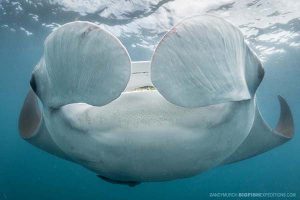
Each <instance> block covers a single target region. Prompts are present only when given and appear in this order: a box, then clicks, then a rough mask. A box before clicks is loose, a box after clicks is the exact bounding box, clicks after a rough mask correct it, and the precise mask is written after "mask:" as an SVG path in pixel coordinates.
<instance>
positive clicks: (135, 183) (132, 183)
mask: <svg viewBox="0 0 300 200" xmlns="http://www.w3.org/2000/svg"><path fill="white" fill-rule="evenodd" d="M97 176H98V177H99V178H101V179H102V180H104V181H106V182H108V183H112V184H120V185H128V186H129V187H134V186H137V185H139V184H141V182H137V181H118V180H112V179H110V178H107V177H105V176H101V175H97Z"/></svg>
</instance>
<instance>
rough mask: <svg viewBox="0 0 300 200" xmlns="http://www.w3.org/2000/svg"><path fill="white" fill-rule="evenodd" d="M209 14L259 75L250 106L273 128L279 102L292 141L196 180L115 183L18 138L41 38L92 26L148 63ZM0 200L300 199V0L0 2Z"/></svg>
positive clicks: (39, 53)
mask: <svg viewBox="0 0 300 200" xmlns="http://www.w3.org/2000/svg"><path fill="white" fill-rule="evenodd" d="M201 13H210V14H214V15H218V16H221V17H224V18H225V19H227V20H229V21H231V22H232V23H233V24H235V25H236V26H238V27H240V29H241V30H242V32H243V33H244V35H245V37H246V39H247V41H248V43H249V44H250V46H251V47H252V48H253V49H254V50H255V51H256V53H257V54H258V55H259V57H260V58H261V60H262V61H263V65H264V68H265V71H266V74H265V78H264V80H263V82H262V84H261V86H260V87H259V91H258V94H257V99H258V103H259V107H260V109H261V112H262V115H263V117H264V118H265V120H266V121H267V122H268V123H269V124H271V126H272V127H274V126H275V125H276V121H277V119H278V117H279V104H278V102H277V98H276V96H277V95H278V94H280V95H282V96H283V97H285V99H286V100H287V102H288V103H289V105H290V107H291V110H292V112H293V116H294V121H295V127H296V129H295V136H294V138H293V139H292V140H291V141H289V142H288V143H286V144H284V145H282V146H280V147H278V148H276V149H273V150H272V151H269V152H267V153H264V154H262V155H259V156H257V157H254V158H251V159H249V160H245V161H242V162H239V163H235V164H232V165H227V166H223V167H218V168H215V169H212V170H209V171H207V172H205V173H203V174H200V175H198V176H196V177H192V178H188V179H182V180H176V181H170V182H162V183H143V184H141V185H139V186H136V187H133V188H131V187H127V186H123V185H113V184H110V183H106V182H104V181H102V180H101V179H99V178H97V177H96V175H95V174H94V173H92V172H90V171H88V170H86V169H85V168H83V167H81V166H79V165H76V164H73V163H70V162H68V161H65V160H61V159H59V158H56V157H54V156H52V155H50V154H48V153H46V152H43V151H41V150H39V149H37V148H35V147H33V146H31V145H30V144H28V143H26V142H25V141H23V140H22V139H21V138H20V137H19V133H18V116H19V112H20V109H21V106H22V104H23V101H24V98H25V96H26V93H27V91H28V88H29V79H30V75H31V71H32V69H33V67H34V66H35V65H36V64H37V62H38V61H39V59H40V57H41V55H42V53H43V42H44V40H45V38H46V36H47V35H48V34H49V33H50V32H51V31H52V30H53V29H54V28H56V27H58V26H60V25H62V24H64V23H66V22H70V21H74V20H88V21H92V22H96V23H98V24H99V25H101V26H103V28H105V29H107V30H109V31H110V32H112V33H113V34H115V35H116V36H117V37H118V38H119V39H120V40H121V41H122V42H123V43H124V44H125V46H126V47H127V49H128V51H129V53H130V56H131V58H132V60H149V59H150V58H151V55H152V52H153V49H154V48H155V45H156V44H157V42H158V41H159V39H160V38H161V37H162V35H163V34H164V33H165V32H166V31H167V30H168V29H169V28H170V27H172V25H174V24H176V23H177V22H178V21H180V20H181V19H182V18H184V17H187V16H190V15H192V14H201ZM0 42H1V43H0V69H1V73H0V102H1V103H0V134H1V137H0V141H1V143H0V199H24V198H25V199H33V200H34V199H49V200H50V199H72V200H73V199H104V200H110V199H117V200H122V199H124V200H125V199H197V200H198V199H212V198H211V197H209V194H210V193H214V192H215V193H223V192H224V193H229V192H245V193H248V192H249V193H251V192H252V193H253V192H265V193H296V195H297V197H296V199H300V156H299V152H300V136H299V134H298V125H299V124H300V106H299V105H300V79H299V76H300V68H299V67H300V3H299V1H298V0H287V1H285V0H273V1H272V0H265V1H263V0H261V1H260V0H255V1H250V0H241V1H232V0H231V1H230V0H221V1H217V0H215V1H209V0H206V1H205V0H204V1H201V2H200V1H184V0H175V1H174V0H173V1H168V0H161V1H158V0H155V1H151V3H150V2H149V1H145V0H135V1H113V0H111V1H110V0H107V1H104V0H102V1H101V0H98V1H96V0H94V1H93V0H87V1H79V0H77V1H75V0H74V1H68V0H62V1H55V0H51V1H42V0H40V1H38V0H24V1H10V0H0Z"/></svg>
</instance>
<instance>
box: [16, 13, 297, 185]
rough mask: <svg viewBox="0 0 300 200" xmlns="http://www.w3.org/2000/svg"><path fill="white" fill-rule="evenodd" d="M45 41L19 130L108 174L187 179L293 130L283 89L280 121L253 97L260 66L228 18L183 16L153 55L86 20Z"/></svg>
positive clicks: (116, 179) (126, 180)
mask: <svg viewBox="0 0 300 200" xmlns="http://www.w3.org/2000/svg"><path fill="white" fill-rule="evenodd" d="M44 46H45V48H44V55H43V56H42V58H41V60H40V62H39V63H38V65H37V66H36V67H35V69H34V71H33V73H32V79H31V82H30V85H31V89H30V90H29V93H28V95H27V98H26V99H25V102H24V106H23V108H22V111H21V114H20V119H19V128H20V133H21V136H22V137H23V138H24V139H25V140H26V141H28V142H30V143H31V144H33V145H35V146H37V147H39V148H41V149H43V150H45V151H47V152H49V153H51V154H54V155H56V156H58V157H61V158H64V159H66V160H70V161H73V162H75V163H78V164H81V165H82V166H84V167H86V168H88V169H90V170H92V171H94V172H95V173H97V175H98V176H99V177H101V178H103V179H104V180H106V181H109V182H112V183H120V184H128V185H131V186H133V185H136V184H138V183H139V182H146V181H166V180H173V179H178V178H185V177H190V176H193V175H197V174H199V173H201V172H203V171H206V170H208V169H211V168H213V167H216V166H220V165H224V164H228V163H233V162H237V161H240V160H243V159H247V158H250V157H252V156H255V155H257V154H260V153H263V152H265V151H268V150H270V149H272V148H274V147H276V146H279V145H281V144H283V143H285V142H287V141H288V140H289V139H291V138H292V136H293V133H294V126H293V118H292V115H291V111H290V109H289V106H288V105H287V103H286V101H285V100H284V99H283V98H282V97H280V96H279V102H280V106H281V114H280V119H279V122H278V125H277V128H276V129H275V130H273V129H271V128H270V127H269V126H268V125H267V124H266V123H265V122H264V120H263V118H262V117H261V114H260V112H259V109H258V107H257V104H256V101H255V92H256V89H257V87H258V86H259V84H260V82H261V81H262V79H263V76H264V70H263V68H262V65H261V63H260V61H259V59H258V58H257V56H256V55H255V54H254V53H253V52H252V50H251V49H250V48H249V47H248V45H247V44H246V43H245V41H244V38H243V36H242V34H241V32H240V31H239V30H238V28H236V27H234V26H233V25H232V24H230V23H229V22H227V21H225V20H223V19H221V18H218V17H215V16H210V15H202V16H194V17H190V18H186V19H184V20H183V21H182V22H180V23H179V24H177V25H176V26H174V27H173V28H172V29H171V30H170V31H169V32H168V33H167V34H166V35H165V36H164V37H163V39H162V40H161V41H160V43H159V44H158V46H157V48H156V50H155V52H154V54H153V57H152V60H151V61H146V62H131V60H130V58H129V55H128V53H127V51H126V49H125V48H124V46H123V45H122V44H121V42H120V41H119V40H118V39H117V38H115V37H114V36H112V35H111V34H110V33H108V32H106V31H104V30H102V29H101V28H100V27H99V26H97V25H95V24H92V23H89V22H80V21H77V22H72V23H68V24H65V25H63V26H62V27H60V28H58V29H57V30H55V31H54V32H53V33H51V34H50V35H49V36H48V37H47V39H46V41H45V45H44ZM39 101H40V103H39Z"/></svg>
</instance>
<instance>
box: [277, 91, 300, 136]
mask: <svg viewBox="0 0 300 200" xmlns="http://www.w3.org/2000/svg"><path fill="white" fill-rule="evenodd" d="M277 98H278V100H279V103H280V117H279V120H278V123H277V126H276V129H275V130H276V133H278V134H280V135H282V136H283V137H286V138H292V137H293V135H294V130H295V127H294V120H293V115H292V112H291V109H290V107H289V105H288V103H287V102H286V100H285V99H284V98H283V97H282V96H281V95H278V96H277Z"/></svg>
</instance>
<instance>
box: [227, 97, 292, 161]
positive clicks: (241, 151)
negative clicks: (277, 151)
mask: <svg viewBox="0 0 300 200" xmlns="http://www.w3.org/2000/svg"><path fill="white" fill-rule="evenodd" d="M278 99H279V103H280V108H281V111H280V118H279V121H278V123H277V127H276V129H275V130H272V129H271V128H270V127H269V126H268V125H267V123H266V122H265V121H264V119H263V118H262V116H261V114H260V112H259V109H258V108H256V114H255V115H256V116H255V120H254V124H253V127H252V129H251V131H250V133H249V135H248V137H247V138H246V140H245V141H244V142H243V143H242V144H241V145H240V146H239V148H238V149H237V150H236V151H235V152H234V153H233V154H232V155H231V156H230V157H229V158H227V159H226V160H225V161H224V162H223V164H229V163H234V162H237V161H240V160H244V159H247V158H251V157H253V156H256V155H258V154H261V153H264V152H266V151H268V150H271V149H273V148H275V147H277V146H279V145H281V144H283V143H285V142H287V141H289V140H290V139H291V138H292V137H293V134H294V122H293V116H292V113H291V110H290V108H289V106H288V104H287V102H286V101H285V100H284V98H282V97H281V96H278Z"/></svg>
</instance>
